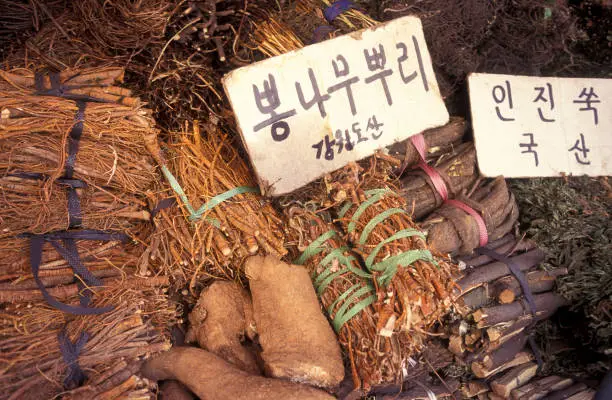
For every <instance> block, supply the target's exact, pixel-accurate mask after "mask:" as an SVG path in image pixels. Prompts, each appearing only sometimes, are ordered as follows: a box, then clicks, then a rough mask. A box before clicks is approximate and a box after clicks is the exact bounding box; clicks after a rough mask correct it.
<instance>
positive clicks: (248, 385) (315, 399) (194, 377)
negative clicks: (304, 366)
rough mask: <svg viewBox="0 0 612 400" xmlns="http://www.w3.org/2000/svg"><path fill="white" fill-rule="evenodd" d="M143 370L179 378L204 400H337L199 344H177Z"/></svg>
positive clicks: (151, 374)
mask: <svg viewBox="0 0 612 400" xmlns="http://www.w3.org/2000/svg"><path fill="white" fill-rule="evenodd" d="M141 373H142V375H143V376H144V377H146V378H148V379H151V380H155V381H160V380H166V379H174V380H178V381H180V382H181V383H183V384H184V385H185V386H187V387H188V388H189V390H191V391H192V392H193V393H194V394H195V395H196V396H198V397H199V398H200V399H202V400H209V399H210V400H213V399H214V400H223V399H231V400H268V399H284V400H330V399H333V397H332V396H330V395H329V394H327V393H326V392H323V391H321V390H318V389H315V388H311V387H308V386H305V385H300V384H297V383H292V382H288V381H283V380H280V379H270V378H264V377H262V376H255V375H250V374H248V373H246V372H243V371H240V370H239V369H237V368H236V367H234V366H232V365H231V364H228V363H227V362H225V361H223V360H222V359H220V358H219V357H217V356H216V355H214V354H212V353H209V352H207V351H205V350H202V349H198V348H195V347H174V348H172V349H171V350H170V351H167V352H165V353H162V354H160V355H159V356H157V357H155V358H153V359H151V360H149V361H147V362H146V363H145V364H144V365H143V367H142V369H141Z"/></svg>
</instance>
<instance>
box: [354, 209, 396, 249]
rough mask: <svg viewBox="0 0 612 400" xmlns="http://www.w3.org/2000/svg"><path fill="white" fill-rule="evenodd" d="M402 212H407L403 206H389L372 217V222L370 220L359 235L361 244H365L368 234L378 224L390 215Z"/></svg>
mask: <svg viewBox="0 0 612 400" xmlns="http://www.w3.org/2000/svg"><path fill="white" fill-rule="evenodd" d="M400 213H405V211H404V210H402V209H401V208H389V209H388V210H386V211H383V212H381V213H380V214H378V215H377V216H375V217H374V218H372V219H371V220H370V222H368V223H367V225H366V226H365V227H364V228H363V231H362V232H361V236H360V237H359V244H360V245H362V246H363V245H364V244H365V242H366V241H367V240H368V236H370V233H372V231H373V230H374V228H375V227H376V225H378V224H380V223H381V222H383V221H384V220H386V219H387V218H389V217H390V216H392V215H395V214H400Z"/></svg>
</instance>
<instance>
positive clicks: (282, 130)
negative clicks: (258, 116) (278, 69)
mask: <svg viewBox="0 0 612 400" xmlns="http://www.w3.org/2000/svg"><path fill="white" fill-rule="evenodd" d="M253 95H254V97H255V104H256V105H257V109H258V110H259V112H261V113H262V114H269V115H270V118H268V119H267V120H265V121H262V122H260V123H258V124H256V125H255V126H254V127H253V130H254V131H255V132H258V131H260V130H261V129H263V128H265V127H267V126H270V125H272V130H271V134H272V139H274V140H275V141H277V142H280V141H283V140H285V139H287V137H289V133H291V129H290V128H289V124H288V123H287V122H286V121H283V120H284V119H286V118H289V117H291V116H294V115H295V114H296V111H295V109H293V110H289V111H286V112H283V113H280V114H277V113H276V111H275V110H276V109H277V108H278V107H280V105H281V102H280V98H279V96H278V89H277V87H276V80H275V79H274V76H273V75H272V74H268V79H267V80H264V82H263V91H261V90H259V88H258V87H257V86H256V85H253Z"/></svg>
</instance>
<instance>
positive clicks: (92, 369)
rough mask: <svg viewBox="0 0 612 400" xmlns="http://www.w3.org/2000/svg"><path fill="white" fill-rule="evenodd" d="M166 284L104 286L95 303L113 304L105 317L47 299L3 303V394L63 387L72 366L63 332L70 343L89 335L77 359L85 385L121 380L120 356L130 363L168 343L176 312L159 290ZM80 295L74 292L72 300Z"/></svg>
mask: <svg viewBox="0 0 612 400" xmlns="http://www.w3.org/2000/svg"><path fill="white" fill-rule="evenodd" d="M164 284H167V279H165V278H160V279H157V278H152V279H150V280H148V282H147V283H144V282H141V283H140V284H139V285H138V286H137V287H130V286H129V285H124V284H121V283H118V284H114V285H111V286H109V288H108V289H102V290H100V291H99V292H98V293H96V294H95V295H94V298H93V306H95V307H100V306H109V305H110V306H113V307H114V309H113V310H112V311H110V312H108V313H106V314H103V315H93V316H76V317H68V315H67V314H64V313H62V312H61V311H59V310H56V309H53V308H50V307H49V306H47V305H46V303H43V302H34V303H29V304H27V305H25V304H11V305H6V306H4V307H3V312H2V318H1V319H0V323H1V325H0V350H1V351H2V354H3V360H2V361H1V362H0V364H1V370H2V374H0V386H2V388H3V389H4V390H3V392H2V393H0V398H2V399H20V398H30V397H32V396H34V395H36V396H37V397H40V398H51V397H53V396H54V395H57V394H59V393H61V392H63V391H64V382H63V381H64V379H65V378H66V376H67V373H68V367H67V365H66V363H65V361H64V359H63V357H62V353H61V351H60V345H59V340H60V339H59V337H58V335H59V334H60V333H61V332H65V333H66V334H67V336H68V339H69V340H70V341H71V343H75V342H76V341H77V340H78V339H79V337H81V334H82V333H83V332H86V333H87V334H88V335H89V337H88V339H87V341H86V342H85V343H84V346H83V347H82V349H81V350H80V352H79V354H78V358H77V361H78V365H79V366H80V368H81V369H82V370H83V371H85V374H86V376H87V381H86V384H88V383H94V382H95V383H96V384H97V385H100V384H102V382H104V381H109V385H107V386H116V385H118V384H121V383H122V382H115V380H114V378H113V375H114V374H115V373H116V372H118V371H117V363H118V362H119V361H120V360H125V361H126V362H128V363H130V362H132V361H135V360H138V359H140V358H142V357H146V356H148V355H150V354H153V353H157V352H160V351H164V350H167V349H169V347H170V343H169V340H168V335H167V332H166V329H167V326H168V325H169V324H172V323H173V321H174V319H175V314H176V310H175V307H174V306H173V305H172V304H171V303H170V302H169V301H168V298H167V297H166V295H165V294H163V293H162V289H160V288H159V286H161V285H164ZM76 297H77V295H76V293H74V294H72V295H71V296H69V300H71V301H73V300H76ZM33 344H34V345H33ZM128 377H129V376H128ZM113 398H114V397H113Z"/></svg>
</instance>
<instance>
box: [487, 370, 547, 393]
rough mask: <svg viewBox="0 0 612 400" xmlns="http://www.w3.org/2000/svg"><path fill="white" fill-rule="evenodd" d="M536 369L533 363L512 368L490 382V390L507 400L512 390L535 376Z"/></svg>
mask: <svg viewBox="0 0 612 400" xmlns="http://www.w3.org/2000/svg"><path fill="white" fill-rule="evenodd" d="M537 369H538V366H537V364H535V363H533V362H529V363H527V364H523V365H520V366H518V367H514V368H512V369H511V370H510V371H508V372H506V373H505V374H504V375H503V376H502V377H500V378H497V379H494V380H493V381H491V389H492V390H493V392H494V393H495V394H497V395H498V396H502V397H503V398H504V399H507V398H509V397H510V392H512V390H514V389H516V388H517V387H520V386H522V385H524V384H526V383H527V382H529V381H530V380H531V378H533V377H534V376H535V374H536V371H537Z"/></svg>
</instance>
